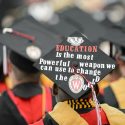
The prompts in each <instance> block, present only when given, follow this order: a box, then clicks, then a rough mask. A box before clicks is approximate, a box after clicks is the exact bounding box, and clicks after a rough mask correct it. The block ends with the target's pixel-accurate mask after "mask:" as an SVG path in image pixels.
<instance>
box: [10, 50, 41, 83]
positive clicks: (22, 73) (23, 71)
mask: <svg viewBox="0 0 125 125" xmlns="http://www.w3.org/2000/svg"><path fill="white" fill-rule="evenodd" d="M8 72H9V76H10V77H11V78H12V80H15V81H14V82H18V83H21V82H37V81H38V80H39V77H40V72H39V70H37V69H36V68H34V67H33V62H32V61H30V60H28V59H26V58H25V57H23V56H21V55H19V54H17V53H16V52H14V51H10V52H9V54H8Z"/></svg>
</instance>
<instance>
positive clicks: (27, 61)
mask: <svg viewBox="0 0 125 125" xmlns="http://www.w3.org/2000/svg"><path fill="white" fill-rule="evenodd" d="M54 41H58V39H57V37H55V36H53V34H51V33H49V32H48V31H46V30H44V29H41V28H39V26H38V25H34V24H33V23H32V22H30V21H27V20H25V19H24V20H21V21H19V22H17V23H16V24H15V25H13V26H12V28H5V29H3V34H0V42H1V44H3V45H4V46H6V47H7V50H8V52H7V55H8V58H7V59H8V61H7V62H8V63H7V65H8V75H9V77H10V78H11V80H12V84H13V88H12V89H11V90H7V91H6V92H4V93H3V94H2V95H1V97H0V125H31V124H32V125H43V122H42V118H43V116H44V115H45V112H43V106H44V105H43V90H42V88H41V84H40V75H41V73H40V72H39V70H38V69H36V68H35V67H34V66H33V63H34V62H35V61H36V60H37V59H39V58H40V57H41V56H42V55H44V54H45V53H46V52H48V51H50V50H51V47H52V46H54ZM4 65H6V64H4Z"/></svg>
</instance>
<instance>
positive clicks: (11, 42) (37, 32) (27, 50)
mask: <svg viewBox="0 0 125 125" xmlns="http://www.w3.org/2000/svg"><path fill="white" fill-rule="evenodd" d="M3 33H4V34H0V43H1V44H3V45H6V46H7V47H8V48H9V49H10V50H11V51H13V54H10V58H11V59H12V60H11V61H12V62H13V63H14V64H16V66H18V67H19V68H20V69H22V70H25V71H27V72H30V71H31V70H30V69H31V65H33V63H34V62H35V61H36V60H37V59H39V58H40V57H41V56H44V55H45V54H46V53H48V52H49V51H50V50H51V49H52V47H54V45H55V44H56V43H58V42H59V39H58V37H57V36H55V35H54V34H52V33H51V32H49V31H47V30H46V29H43V28H40V27H39V25H35V24H33V23H32V22H30V21H28V20H26V19H23V20H20V21H19V22H17V23H16V24H15V25H13V26H12V28H4V29H3ZM11 53H12V52H11ZM20 59H21V60H20ZM32 68H33V67H32ZM34 71H35V69H34Z"/></svg>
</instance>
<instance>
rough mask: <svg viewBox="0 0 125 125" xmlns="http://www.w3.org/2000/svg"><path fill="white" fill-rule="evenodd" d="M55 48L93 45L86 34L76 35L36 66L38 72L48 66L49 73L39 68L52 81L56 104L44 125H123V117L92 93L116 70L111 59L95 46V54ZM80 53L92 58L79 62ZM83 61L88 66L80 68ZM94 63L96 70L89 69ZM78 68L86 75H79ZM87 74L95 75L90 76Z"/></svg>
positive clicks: (68, 38) (66, 40)
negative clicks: (100, 82) (99, 101)
mask: <svg viewBox="0 0 125 125" xmlns="http://www.w3.org/2000/svg"><path fill="white" fill-rule="evenodd" d="M58 45H60V46H61V45H62V46H67V45H68V46H70V47H71V46H75V47H78V46H79V47H80V46H81V47H82V46H96V44H95V43H92V42H90V41H89V40H88V39H87V37H86V36H85V35H83V34H81V33H79V32H75V33H73V34H71V35H70V36H69V37H67V38H65V39H64V40H63V42H60V43H59V44H57V45H56V46H55V48H54V49H53V50H52V51H50V52H49V53H48V54H46V55H45V56H43V57H41V58H40V60H38V62H37V63H36V64H35V66H36V67H37V68H38V69H40V68H41V66H42V67H43V66H44V67H51V69H52V70H46V69H42V72H43V73H44V74H45V75H47V76H48V77H49V78H50V79H51V80H52V81H54V87H53V93H54V94H55V96H56V101H57V104H56V105H55V107H54V109H53V111H51V112H49V113H48V114H47V115H46V117H45V118H44V125H64V124H65V125H124V123H125V114H124V113H122V112H121V111H119V110H117V109H115V108H113V107H110V106H109V105H107V104H103V105H99V103H98V101H97V98H96V94H95V93H97V90H98V89H97V83H98V82H99V81H100V80H101V79H102V78H103V77H104V76H105V75H107V74H108V73H109V72H111V71H112V70H113V69H115V62H114V60H112V59H111V58H110V57H108V56H107V55H106V54H104V53H103V52H102V51H101V50H100V49H99V48H98V47H97V49H96V51H95V52H80V51H79V52H71V51H70V50H69V51H68V52H67V51H65V50H64V51H62V52H60V51H58V49H57V47H58ZM79 54H82V55H89V54H92V55H93V59H89V60H87V59H78V58H77V56H78V55H79ZM41 60H44V61H45V62H49V63H43V62H42V61H41ZM54 61H55V62H54ZM62 61H63V63H61V62H62ZM57 62H60V63H59V65H56V63H57ZM82 62H87V63H86V65H84V66H83V65H81V63H82ZM94 63H96V67H95V66H94V65H92V67H91V64H94ZM81 68H82V69H84V70H85V69H86V70H88V72H84V73H82V72H81V70H80V69H81ZM90 71H93V72H94V71H96V73H94V74H91V72H90ZM87 73H88V74H87ZM94 88H96V89H95V90H94Z"/></svg>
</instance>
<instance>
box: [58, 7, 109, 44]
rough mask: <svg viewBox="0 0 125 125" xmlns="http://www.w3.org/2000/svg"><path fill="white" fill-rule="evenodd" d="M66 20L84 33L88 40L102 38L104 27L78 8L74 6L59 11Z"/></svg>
mask: <svg viewBox="0 0 125 125" xmlns="http://www.w3.org/2000/svg"><path fill="white" fill-rule="evenodd" d="M60 16H62V17H63V18H64V19H65V20H67V22H69V23H70V24H73V25H75V26H76V27H78V26H79V27H81V29H80V28H78V29H79V31H80V32H82V33H84V34H86V36H88V38H89V40H91V41H95V42H96V41H97V40H99V39H100V38H102V37H103V36H104V34H105V32H106V30H107V29H106V28H105V27H103V26H102V25H101V24H100V23H98V22H97V21H95V20H94V19H93V18H92V17H91V16H90V15H89V14H88V13H86V12H83V11H81V10H80V9H78V8H76V7H74V8H70V9H68V10H65V11H63V12H62V13H60Z"/></svg>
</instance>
